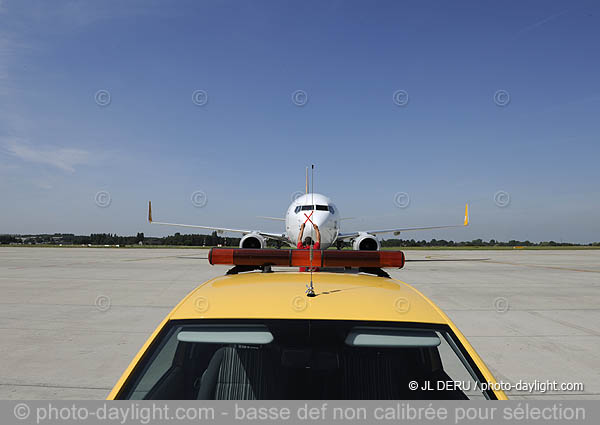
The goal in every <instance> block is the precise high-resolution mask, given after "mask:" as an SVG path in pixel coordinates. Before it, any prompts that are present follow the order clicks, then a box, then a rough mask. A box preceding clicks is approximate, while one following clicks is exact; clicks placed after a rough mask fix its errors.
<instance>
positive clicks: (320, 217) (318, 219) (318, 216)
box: [311, 211, 329, 227]
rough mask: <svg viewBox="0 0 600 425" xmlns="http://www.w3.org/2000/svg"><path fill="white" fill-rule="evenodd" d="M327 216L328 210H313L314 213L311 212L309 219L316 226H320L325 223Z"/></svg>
mask: <svg viewBox="0 0 600 425" xmlns="http://www.w3.org/2000/svg"><path fill="white" fill-rule="evenodd" d="M328 218H329V213H328V212H324V211H315V213H314V214H313V217H311V220H312V222H313V223H315V224H316V225H317V226H319V227H322V226H323V225H324V224H325V222H326V221H327V219H328Z"/></svg>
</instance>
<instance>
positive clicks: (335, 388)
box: [118, 320, 469, 400]
mask: <svg viewBox="0 0 600 425" xmlns="http://www.w3.org/2000/svg"><path fill="white" fill-rule="evenodd" d="M212 326H214V327H213V328H206V326H204V327H203V326H197V325H183V326H173V327H172V329H171V330H170V331H169V332H167V334H166V335H165V336H164V338H163V341H162V343H161V344H158V346H157V347H156V349H155V350H154V352H153V353H148V354H149V356H147V357H148V358H147V359H146V361H145V362H144V361H142V363H141V364H140V365H138V368H137V369H138V370H137V373H134V374H133V376H132V379H130V381H131V382H128V383H127V384H126V385H125V387H124V390H123V391H122V392H121V394H119V396H118V398H134V399H198V400H255V399H304V400H311V399H312V400H317V399H356V400H358V399H468V398H469V396H468V395H467V394H465V392H463V391H461V390H459V389H452V390H444V391H437V390H436V388H437V383H438V382H440V381H451V380H453V379H457V377H456V376H453V377H451V376H449V375H448V373H447V372H446V371H445V370H444V364H443V361H442V357H441V356H440V351H439V350H438V345H439V344H440V343H441V342H442V339H443V338H439V337H438V335H439V334H438V333H436V332H434V331H433V330H431V329H425V330H417V331H415V330H414V329H410V328H409V329H406V328H389V327H387V328H381V327H377V326H373V327H366V328H365V327H359V328H357V327H356V326H354V324H349V323H345V322H339V321H307V320H297V321H296V320H287V321H270V322H264V324H262V325H261V326H262V327H261V328H258V331H257V329H256V327H254V328H244V326H247V325H233V326H232V325H228V327H227V328H223V327H220V326H219V325H212ZM206 329H209V330H210V332H208V333H207V332H206ZM178 335H179V337H178ZM265 336H266V337H265ZM259 340H260V341H259ZM456 361H457V362H458V363H460V362H459V361H458V360H456ZM136 375H137V376H136ZM411 381H416V382H418V384H419V387H418V389H417V390H411V389H409V385H408V384H409V383H410V382H411Z"/></svg>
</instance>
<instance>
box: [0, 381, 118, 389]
mask: <svg viewBox="0 0 600 425" xmlns="http://www.w3.org/2000/svg"><path fill="white" fill-rule="evenodd" d="M0 385H2V386H7V387H39V388H67V389H74V390H106V391H110V390H111V389H112V387H78V386H69V385H55V384H15V383H10V382H8V383H7V382H0Z"/></svg>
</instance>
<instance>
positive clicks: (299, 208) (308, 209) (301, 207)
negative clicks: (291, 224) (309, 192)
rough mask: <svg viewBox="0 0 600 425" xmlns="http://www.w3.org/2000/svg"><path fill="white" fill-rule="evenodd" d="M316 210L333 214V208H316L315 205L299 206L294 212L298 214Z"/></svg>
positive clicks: (318, 206) (327, 206)
mask: <svg viewBox="0 0 600 425" xmlns="http://www.w3.org/2000/svg"><path fill="white" fill-rule="evenodd" d="M314 209H316V210H317V211H330V212H331V214H333V213H334V212H333V207H332V206H331V205H316V208H314V207H313V205H298V206H297V207H296V209H294V212H295V213H296V214H298V213H299V212H300V211H312V210H314Z"/></svg>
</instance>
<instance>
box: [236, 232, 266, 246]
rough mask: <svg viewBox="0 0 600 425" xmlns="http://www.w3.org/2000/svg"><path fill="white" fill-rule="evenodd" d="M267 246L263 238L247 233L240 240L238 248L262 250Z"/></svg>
mask: <svg viewBox="0 0 600 425" xmlns="http://www.w3.org/2000/svg"><path fill="white" fill-rule="evenodd" d="M265 246H267V242H266V241H265V238H263V237H262V236H261V235H259V234H258V233H248V234H247V235H244V237H243V238H242V240H240V248H257V249H262V248H264V247H265Z"/></svg>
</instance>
